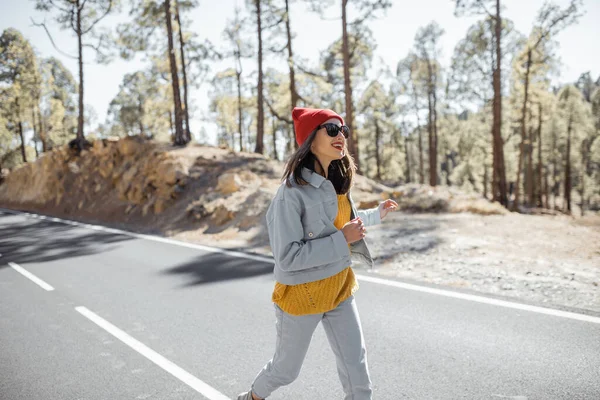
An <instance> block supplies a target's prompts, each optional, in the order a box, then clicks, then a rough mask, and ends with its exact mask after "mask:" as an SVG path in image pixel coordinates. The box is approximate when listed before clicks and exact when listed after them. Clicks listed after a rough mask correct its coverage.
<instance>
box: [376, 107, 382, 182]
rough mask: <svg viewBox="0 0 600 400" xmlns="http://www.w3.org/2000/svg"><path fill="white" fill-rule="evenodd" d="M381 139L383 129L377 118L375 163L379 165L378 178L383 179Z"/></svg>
mask: <svg viewBox="0 0 600 400" xmlns="http://www.w3.org/2000/svg"><path fill="white" fill-rule="evenodd" d="M380 139H381V130H380V129H379V123H378V121H377V119H375V164H376V167H377V176H376V178H377V180H378V181H381V157H380V155H379V140H380Z"/></svg>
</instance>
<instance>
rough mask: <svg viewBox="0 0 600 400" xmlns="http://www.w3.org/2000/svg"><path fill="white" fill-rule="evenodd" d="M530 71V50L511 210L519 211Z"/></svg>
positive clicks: (529, 52) (525, 142)
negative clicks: (513, 198) (515, 182)
mask: <svg viewBox="0 0 600 400" xmlns="http://www.w3.org/2000/svg"><path fill="white" fill-rule="evenodd" d="M530 70H531V50H529V51H528V52H527V68H526V70H525V93H524V96H523V107H521V144H520V145H519V161H518V163H519V164H518V166H517V184H516V185H515V201H514V203H513V207H512V208H513V210H514V211H518V210H519V193H520V190H521V171H522V169H521V168H522V165H523V162H524V154H523V152H524V151H525V146H526V144H527V131H526V127H525V116H526V114H527V100H528V96H529V71H530Z"/></svg>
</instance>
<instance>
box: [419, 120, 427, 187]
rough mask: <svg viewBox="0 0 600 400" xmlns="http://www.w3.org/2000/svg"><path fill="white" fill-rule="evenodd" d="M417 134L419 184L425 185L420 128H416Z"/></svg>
mask: <svg viewBox="0 0 600 400" xmlns="http://www.w3.org/2000/svg"><path fill="white" fill-rule="evenodd" d="M417 134H418V136H419V183H420V184H421V185H422V184H424V183H425V167H424V166H423V134H422V133H421V127H420V126H417Z"/></svg>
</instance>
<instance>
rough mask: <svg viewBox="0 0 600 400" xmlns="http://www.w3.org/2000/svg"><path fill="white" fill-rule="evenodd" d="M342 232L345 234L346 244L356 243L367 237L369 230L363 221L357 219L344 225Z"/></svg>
mask: <svg viewBox="0 0 600 400" xmlns="http://www.w3.org/2000/svg"><path fill="white" fill-rule="evenodd" d="M342 232H343V233H344V237H345V238H346V242H348V243H354V242H358V241H359V240H361V239H362V238H364V237H365V236H366V232H367V228H365V226H364V224H363V222H362V219H360V218H359V217H356V218H354V219H353V220H351V221H350V222H348V223H347V224H346V225H344V227H343V228H342Z"/></svg>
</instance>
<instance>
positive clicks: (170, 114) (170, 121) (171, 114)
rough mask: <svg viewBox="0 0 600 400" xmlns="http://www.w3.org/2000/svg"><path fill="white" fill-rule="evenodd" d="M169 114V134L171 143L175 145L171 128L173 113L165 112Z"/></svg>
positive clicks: (173, 132) (173, 129)
mask: <svg viewBox="0 0 600 400" xmlns="http://www.w3.org/2000/svg"><path fill="white" fill-rule="evenodd" d="M167 112H168V114H169V132H170V133H171V142H173V143H175V127H174V126H173V113H172V112H171V111H167Z"/></svg>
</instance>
